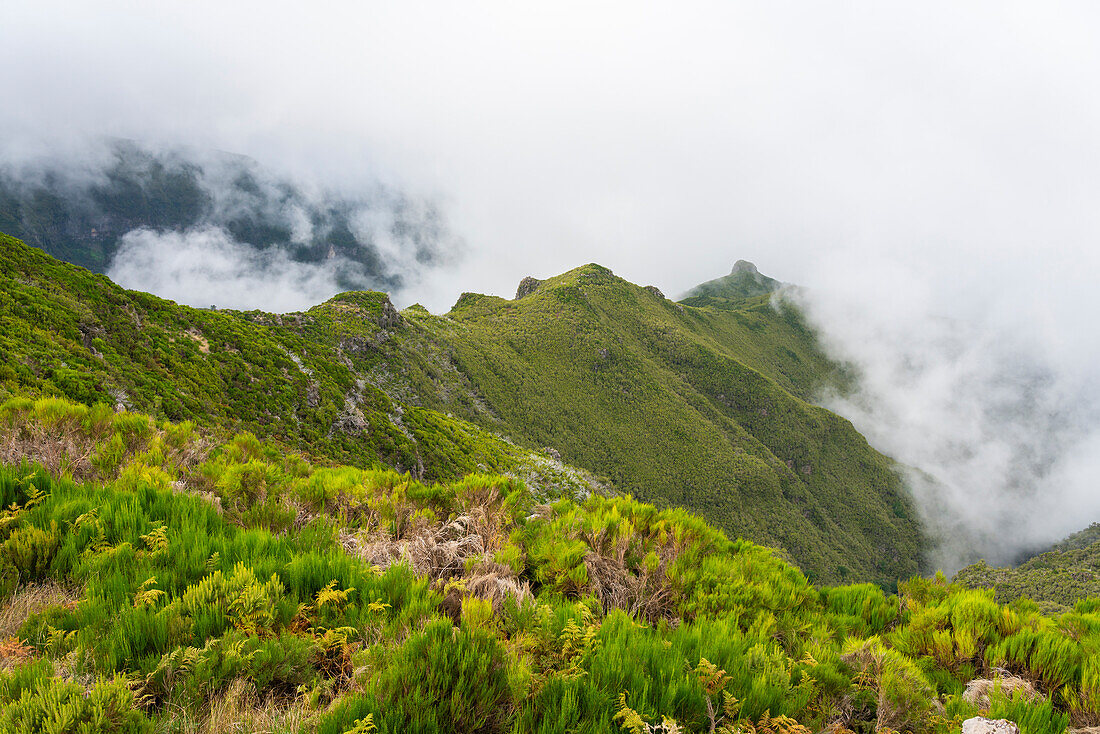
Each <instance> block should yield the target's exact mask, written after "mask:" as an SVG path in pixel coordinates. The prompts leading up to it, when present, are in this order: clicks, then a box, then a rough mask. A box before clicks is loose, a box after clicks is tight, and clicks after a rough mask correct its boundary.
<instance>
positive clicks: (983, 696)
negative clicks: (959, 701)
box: [963, 668, 1043, 709]
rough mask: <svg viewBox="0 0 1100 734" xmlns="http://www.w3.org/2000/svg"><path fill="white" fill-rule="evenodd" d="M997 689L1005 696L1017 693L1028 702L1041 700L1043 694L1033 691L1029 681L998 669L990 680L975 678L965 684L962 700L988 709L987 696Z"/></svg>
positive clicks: (1033, 686)
mask: <svg viewBox="0 0 1100 734" xmlns="http://www.w3.org/2000/svg"><path fill="white" fill-rule="evenodd" d="M998 688H999V689H1000V691H1001V693H1003V694H1004V695H1005V696H1009V697H1012V696H1014V695H1016V692H1017V691H1019V692H1020V694H1021V695H1022V696H1023V697H1024V698H1026V699H1027V700H1028V701H1033V702H1038V701H1042V700H1043V694H1042V693H1040V692H1039V691H1037V690H1036V689H1035V685H1034V684H1033V683H1032V682H1031V681H1029V680H1027V679H1025V678H1019V677H1017V676H1015V675H1012V674H1011V673H1009V672H1008V671H1006V670H1001V669H999V668H996V669H994V670H993V677H992V678H975V679H974V680H972V681H970V682H969V683H967V684H966V691H965V692H963V700H964V701H966V702H967V703H969V704H970V705H972V706H977V707H978V708H980V709H985V708H989V695H990V694H991V693H993V692H994V691H995V690H996V689H998Z"/></svg>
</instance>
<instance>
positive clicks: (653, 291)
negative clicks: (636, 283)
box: [645, 285, 665, 298]
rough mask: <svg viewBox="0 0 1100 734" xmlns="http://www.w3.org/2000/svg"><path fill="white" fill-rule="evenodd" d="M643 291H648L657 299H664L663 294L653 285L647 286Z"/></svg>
mask: <svg viewBox="0 0 1100 734" xmlns="http://www.w3.org/2000/svg"><path fill="white" fill-rule="evenodd" d="M645 289H646V290H647V291H649V292H650V293H652V294H653V295H655V296H657V297H658V298H664V297H665V294H664V293H662V292H661V289H660V288H658V287H657V286H655V285H647V286H646V287H645Z"/></svg>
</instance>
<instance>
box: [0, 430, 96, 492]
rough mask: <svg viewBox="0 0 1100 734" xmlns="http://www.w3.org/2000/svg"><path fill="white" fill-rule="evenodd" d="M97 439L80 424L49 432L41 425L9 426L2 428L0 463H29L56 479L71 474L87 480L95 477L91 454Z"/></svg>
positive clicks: (0, 431) (77, 478) (79, 479)
mask: <svg viewBox="0 0 1100 734" xmlns="http://www.w3.org/2000/svg"><path fill="white" fill-rule="evenodd" d="M97 440H98V437H96V436H94V435H89V434H87V433H85V432H84V431H82V430H80V427H79V426H78V425H71V424H67V425H62V426H56V427H54V428H51V429H50V430H47V429H46V428H45V427H44V426H43V425H41V424H38V423H22V422H20V423H8V424H5V425H3V426H0V463H2V464H7V465H12V464H19V462H21V461H27V462H29V463H33V464H41V465H42V466H44V467H46V470H47V471H49V472H50V473H51V474H53V475H55V476H56V475H61V474H65V473H70V474H72V476H73V478H74V479H76V480H77V481H84V480H87V479H91V478H93V477H94V476H95V475H96V471H95V468H94V467H93V466H92V454H93V453H94V451H95V447H96V442H97Z"/></svg>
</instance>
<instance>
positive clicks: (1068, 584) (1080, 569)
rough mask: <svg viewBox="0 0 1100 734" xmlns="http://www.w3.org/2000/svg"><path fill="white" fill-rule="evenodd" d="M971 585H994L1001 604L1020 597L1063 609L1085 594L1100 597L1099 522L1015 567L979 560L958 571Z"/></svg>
mask: <svg viewBox="0 0 1100 734" xmlns="http://www.w3.org/2000/svg"><path fill="white" fill-rule="evenodd" d="M954 580H955V581H956V582H957V583H960V584H963V585H964V586H967V587H970V588H992V589H994V590H995V591H996V598H997V600H998V601H1000V602H1001V603H1008V602H1012V601H1015V600H1017V599H1021V598H1027V599H1031V600H1033V601H1036V602H1039V603H1041V604H1042V605H1043V607H1044V608H1045V609H1049V610H1055V611H1064V610H1066V609H1069V608H1070V607H1072V606H1073V605H1074V603H1076V601H1077V600H1078V599H1082V598H1085V597H1100V523H1093V524H1092V525H1090V526H1089V527H1088V528H1086V529H1084V530H1082V531H1080V532H1077V533H1074V534H1073V535H1071V536H1069V537H1068V538H1066V539H1065V540H1063V541H1061V542H1059V543H1056V544H1054V545H1053V546H1051V547H1050V548H1049V549H1048V550H1045V551H1043V552H1041V553H1036V554H1035V555H1033V556H1032V557H1031V558H1028V559H1027V560H1025V561H1024V562H1022V563H1020V564H1019V565H1017V566H1015V567H1012V568H993V567H990V566H989V565H988V564H986V562H985V561H980V562H978V563H975V564H971V565H970V566H967V567H966V568H964V569H962V570H960V571H959V572H958V573H956V574H955V579H954Z"/></svg>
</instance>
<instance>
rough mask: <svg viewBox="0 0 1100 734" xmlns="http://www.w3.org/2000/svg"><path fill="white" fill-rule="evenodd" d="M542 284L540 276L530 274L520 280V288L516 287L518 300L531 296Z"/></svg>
mask: <svg viewBox="0 0 1100 734" xmlns="http://www.w3.org/2000/svg"><path fill="white" fill-rule="evenodd" d="M540 285H542V281H541V280H539V279H538V278H532V277H531V276H530V275H528V276H527V277H526V278H524V279H523V280H521V281H520V282H519V288H516V300H517V301H518V300H519V299H521V298H523V297H524V296H529V295H531V294H532V293H534V292H535V291H536V290H538V287H539V286H540Z"/></svg>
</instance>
